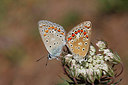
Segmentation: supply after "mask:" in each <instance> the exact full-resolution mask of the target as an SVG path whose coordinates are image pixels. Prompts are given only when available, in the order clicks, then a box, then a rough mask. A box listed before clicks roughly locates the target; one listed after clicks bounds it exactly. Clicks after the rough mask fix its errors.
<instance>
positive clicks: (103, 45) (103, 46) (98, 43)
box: [96, 41, 107, 49]
mask: <svg viewBox="0 0 128 85" xmlns="http://www.w3.org/2000/svg"><path fill="white" fill-rule="evenodd" d="M96 45H97V46H98V47H99V48H100V49H104V48H106V47H107V46H106V44H105V42H104V41H98V42H97V43H96Z"/></svg>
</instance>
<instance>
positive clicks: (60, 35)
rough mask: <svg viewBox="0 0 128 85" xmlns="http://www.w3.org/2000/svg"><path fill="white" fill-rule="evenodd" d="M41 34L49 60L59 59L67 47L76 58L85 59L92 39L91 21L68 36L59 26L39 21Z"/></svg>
mask: <svg viewBox="0 0 128 85" xmlns="http://www.w3.org/2000/svg"><path fill="white" fill-rule="evenodd" d="M39 32H40V35H41V38H42V41H43V42H44V45H45V47H46V49H47V51H48V52H49V56H48V59H53V58H57V57H59V56H60V54H61V53H62V48H63V46H65V45H67V47H68V48H69V50H70V51H71V53H72V54H73V55H74V56H77V57H79V58H84V57H85V56H86V54H87V53H88V49H89V45H90V37H91V22H90V21H85V22H83V23H81V24H79V25H77V26H76V27H74V28H73V29H72V30H71V31H70V32H69V33H68V34H67V36H66V35H65V34H66V33H65V30H64V28H63V27H62V26H60V25H59V24H56V23H53V22H50V21H47V20H41V21H39Z"/></svg>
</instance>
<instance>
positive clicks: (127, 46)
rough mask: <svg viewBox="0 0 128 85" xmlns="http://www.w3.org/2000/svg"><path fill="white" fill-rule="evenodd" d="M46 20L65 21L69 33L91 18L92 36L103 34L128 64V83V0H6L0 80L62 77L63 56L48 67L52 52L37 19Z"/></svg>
mask: <svg viewBox="0 0 128 85" xmlns="http://www.w3.org/2000/svg"><path fill="white" fill-rule="evenodd" d="M44 19H45V20H49V21H52V22H55V23H58V24H60V25H62V26H63V27H64V28H65V30H66V31H67V32H68V31H69V30H70V29H72V28H73V27H74V26H76V25H77V24H79V23H81V22H83V21H86V20H90V21H91V22H92V26H93V33H92V40H91V41H92V42H95V41H96V40H97V39H103V40H105V41H107V42H108V45H109V47H110V48H112V49H113V50H114V51H117V52H118V54H119V55H120V57H121V60H122V62H123V64H124V73H123V74H122V75H121V76H120V78H123V80H122V81H121V83H120V85H127V83H128V81H127V80H128V75H127V74H128V0H0V85H54V84H55V83H58V82H62V80H61V79H60V78H59V77H58V76H62V77H63V70H62V67H61V63H60V61H57V60H52V61H49V62H48V66H45V64H46V60H47V54H48V52H47V50H46V48H45V47H44V44H43V42H42V40H41V37H40V35H39V32H38V24H37V23H38V21H39V20H44ZM42 56H45V58H43V59H42V60H40V61H39V62H35V61H36V60H37V59H39V58H40V57H42Z"/></svg>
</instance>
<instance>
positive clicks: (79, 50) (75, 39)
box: [66, 21, 91, 58]
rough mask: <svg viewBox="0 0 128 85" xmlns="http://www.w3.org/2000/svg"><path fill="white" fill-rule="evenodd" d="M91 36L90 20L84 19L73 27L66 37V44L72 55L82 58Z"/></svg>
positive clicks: (86, 50) (86, 51)
mask: <svg viewBox="0 0 128 85" xmlns="http://www.w3.org/2000/svg"><path fill="white" fill-rule="evenodd" d="M90 37H91V22H90V21H85V22H83V23H81V24H79V25H77V26H76V27H74V28H73V29H72V30H71V31H70V32H69V33H68V34H67V37H66V40H67V46H68V48H69V49H70V51H71V52H72V53H73V54H74V55H78V56H79V57H81V58H83V57H85V56H86V54H87V53H88V49H89V45H90Z"/></svg>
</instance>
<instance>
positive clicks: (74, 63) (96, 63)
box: [63, 41, 120, 83]
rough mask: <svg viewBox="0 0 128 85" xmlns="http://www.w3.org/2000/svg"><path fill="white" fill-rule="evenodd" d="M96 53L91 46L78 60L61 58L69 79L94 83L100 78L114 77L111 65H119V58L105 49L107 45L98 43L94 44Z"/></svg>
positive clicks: (102, 42) (75, 58) (67, 57)
mask: <svg viewBox="0 0 128 85" xmlns="http://www.w3.org/2000/svg"><path fill="white" fill-rule="evenodd" d="M96 46H97V47H98V52H99V53H97V50H96V48H95V47H94V46H93V45H90V48H89V51H88V55H87V56H86V57H85V58H83V59H78V58H77V57H76V56H75V55H71V54H67V55H65V56H64V57H63V65H64V66H65V69H66V72H67V73H68V75H69V76H70V77H71V78H76V79H77V80H84V81H86V82H89V83H94V82H95V80H99V81H100V79H101V77H102V76H109V77H113V76H114V71H113V69H112V65H113V64H118V63H120V57H119V56H118V55H117V54H116V53H113V52H112V50H110V49H109V48H107V43H106V42H104V41H98V42H97V43H96Z"/></svg>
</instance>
